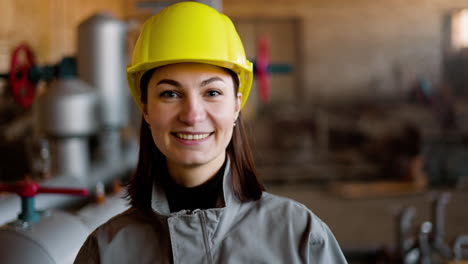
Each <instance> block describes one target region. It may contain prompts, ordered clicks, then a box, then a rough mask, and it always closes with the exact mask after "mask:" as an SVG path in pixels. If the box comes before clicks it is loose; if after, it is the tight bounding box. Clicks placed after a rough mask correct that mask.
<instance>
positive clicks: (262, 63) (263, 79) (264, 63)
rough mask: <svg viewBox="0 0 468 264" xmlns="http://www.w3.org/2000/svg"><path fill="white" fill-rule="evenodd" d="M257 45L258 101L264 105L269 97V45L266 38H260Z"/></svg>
mask: <svg viewBox="0 0 468 264" xmlns="http://www.w3.org/2000/svg"><path fill="white" fill-rule="evenodd" d="M258 44H259V45H258V54H257V65H256V74H257V79H258V81H259V94H260V100H262V101H263V102H265V103H266V102H268V99H269V97H270V81H269V79H268V65H269V64H270V56H269V46H270V43H269V41H268V38H267V37H266V36H262V37H260V41H259V43H258Z"/></svg>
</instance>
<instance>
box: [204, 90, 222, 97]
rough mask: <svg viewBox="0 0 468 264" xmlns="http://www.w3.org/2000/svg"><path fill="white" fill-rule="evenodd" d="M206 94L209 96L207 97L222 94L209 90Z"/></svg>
mask: <svg viewBox="0 0 468 264" xmlns="http://www.w3.org/2000/svg"><path fill="white" fill-rule="evenodd" d="M206 95H207V96H209V97H215V96H219V95H222V93H221V92H220V91H216V90H210V91H208V92H206Z"/></svg>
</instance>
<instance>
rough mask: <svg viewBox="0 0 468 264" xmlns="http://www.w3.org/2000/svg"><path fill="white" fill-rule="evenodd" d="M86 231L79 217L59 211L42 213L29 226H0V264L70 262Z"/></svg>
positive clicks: (85, 236) (87, 231)
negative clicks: (39, 217) (36, 220)
mask: <svg viewBox="0 0 468 264" xmlns="http://www.w3.org/2000/svg"><path fill="white" fill-rule="evenodd" d="M16 223H19V222H16ZM89 233H90V230H89V228H88V227H87V226H86V225H85V224H84V223H83V222H82V221H80V219H79V218H77V217H76V216H73V215H71V214H68V213H65V212H60V211H57V212H53V213H50V214H49V215H47V214H46V215H43V216H42V217H41V219H40V220H39V221H38V222H36V223H33V224H31V225H30V226H15V224H14V223H13V224H10V225H6V226H3V227H0V263H2V264H18V263H21V264H30V263H31V264H32V263H34V264H68V263H73V260H74V259H75V257H76V255H77V254H78V251H79V249H80V248H81V246H82V245H83V243H84V241H85V240H86V238H87V236H88V235H89Z"/></svg>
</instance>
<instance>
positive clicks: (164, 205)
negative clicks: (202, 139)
mask: <svg viewBox="0 0 468 264" xmlns="http://www.w3.org/2000/svg"><path fill="white" fill-rule="evenodd" d="M222 194H223V199H224V201H223V202H224V206H225V207H227V206H229V205H231V204H232V203H240V201H239V200H238V199H237V197H236V196H235V195H234V191H233V189H232V181H231V161H230V160H229V156H227V155H226V166H224V175H223V189H222ZM151 207H152V209H153V211H154V212H155V213H157V214H159V215H166V216H170V215H173V214H179V213H187V211H185V210H184V211H181V212H179V213H171V212H170V210H169V203H168V201H167V197H166V194H165V192H164V190H163V189H162V187H161V186H160V185H159V184H154V185H153V193H152V196H151ZM207 210H210V209H207Z"/></svg>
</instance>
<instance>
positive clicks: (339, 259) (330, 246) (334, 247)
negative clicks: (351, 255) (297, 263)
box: [308, 219, 348, 264]
mask: <svg viewBox="0 0 468 264" xmlns="http://www.w3.org/2000/svg"><path fill="white" fill-rule="evenodd" d="M315 220H316V221H314V222H315V228H314V229H315V230H314V231H313V232H311V233H310V239H309V261H308V263H318V264H331V263H333V264H342V263H348V262H347V261H346V259H345V257H344V255H343V252H342V251H341V248H340V246H339V245H338V242H337V241H336V239H335V237H334V236H333V233H332V232H331V230H330V228H328V226H327V225H326V224H325V223H324V222H322V221H321V220H320V219H315Z"/></svg>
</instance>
